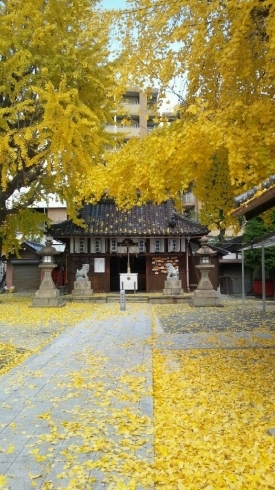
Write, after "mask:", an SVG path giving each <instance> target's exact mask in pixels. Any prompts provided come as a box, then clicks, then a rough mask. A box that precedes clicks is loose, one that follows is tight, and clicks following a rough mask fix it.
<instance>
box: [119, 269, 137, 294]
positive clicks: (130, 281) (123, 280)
mask: <svg viewBox="0 0 275 490" xmlns="http://www.w3.org/2000/svg"><path fill="white" fill-rule="evenodd" d="M119 275H120V289H125V291H126V290H132V291H137V289H138V274H137V273H132V274H125V273H123V274H119Z"/></svg>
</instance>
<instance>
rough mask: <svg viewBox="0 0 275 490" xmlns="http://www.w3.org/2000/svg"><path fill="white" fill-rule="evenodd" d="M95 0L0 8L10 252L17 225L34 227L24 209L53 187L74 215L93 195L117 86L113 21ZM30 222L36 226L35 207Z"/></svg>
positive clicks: (5, 222)
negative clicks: (111, 40)
mask: <svg viewBox="0 0 275 490" xmlns="http://www.w3.org/2000/svg"><path fill="white" fill-rule="evenodd" d="M96 4H97V1H95V0H76V1H65V0H49V1H48V2H44V1H42V0H31V1H30V0H24V1H22V0H13V1H12V2H11V1H7V2H3V3H2V4H1V6H0V19H1V22H0V52H1V58H0V64H1V75H0V86H1V89H0V94H1V95H0V241H2V240H4V245H5V248H6V251H8V249H9V247H10V246H11V243H12V242H14V231H15V230H16V228H19V229H20V230H21V231H23V232H27V231H29V232H30V227H29V226H24V223H26V219H25V218H26V217H25V214H26V213H28V217H29V218H30V213H29V211H28V210H27V211H26V212H25V209H26V208H27V206H29V205H31V204H33V202H34V201H35V200H36V201H37V200H39V199H41V198H42V199H45V197H46V196H47V195H48V194H49V193H50V192H51V193H54V194H55V195H57V196H58V197H59V198H60V199H61V200H65V201H66V202H67V206H68V212H69V214H70V215H71V216H72V217H76V210H75V208H76V206H77V205H79V204H80V203H81V201H82V199H84V198H87V197H89V196H90V195H91V192H92V186H93V182H94V174H93V169H94V168H97V166H98V165H100V160H101V155H102V149H103V147H104V146H105V145H106V144H107V143H108V141H109V136H108V135H107V134H106V133H105V130H104V128H105V126H106V122H107V121H109V120H110V119H111V110H112V107H113V102H112V101H113V97H112V94H113V87H114V75H113V66H112V65H111V63H110V61H109V60H108V50H107V45H108V35H109V33H108V29H109V27H108V26H109V21H110V19H109V17H108V13H105V14H104V13H103V12H102V11H101V12H100V11H99V10H97V9H96ZM106 95H109V97H106ZM95 175H96V176H97V175H98V174H97V173H96V172H95ZM18 213H20V216H19V214H18ZM19 221H20V224H19ZM31 222H32V224H33V227H35V223H36V221H35V213H34V212H33V214H32V216H31ZM0 248H1V247H0Z"/></svg>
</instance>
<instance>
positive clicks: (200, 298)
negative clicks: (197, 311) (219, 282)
mask: <svg viewBox="0 0 275 490" xmlns="http://www.w3.org/2000/svg"><path fill="white" fill-rule="evenodd" d="M196 267H197V269H199V270H200V272H201V278H200V282H199V284H198V287H197V289H196V291H194V295H193V298H192V305H193V306H220V295H219V293H218V291H215V290H214V289H213V286H212V283H211V281H210V279H209V277H208V273H209V271H210V269H211V268H213V267H214V266H213V265H211V264H208V265H197V266H196Z"/></svg>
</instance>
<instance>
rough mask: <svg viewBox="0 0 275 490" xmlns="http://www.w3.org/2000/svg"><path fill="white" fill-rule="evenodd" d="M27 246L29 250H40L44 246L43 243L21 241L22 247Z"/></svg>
mask: <svg viewBox="0 0 275 490" xmlns="http://www.w3.org/2000/svg"><path fill="white" fill-rule="evenodd" d="M23 246H26V247H27V248H28V249H29V250H33V251H34V252H40V250H41V249H42V248H43V247H44V245H43V243H37V242H30V241H25V242H23V243H21V248H22V247H23Z"/></svg>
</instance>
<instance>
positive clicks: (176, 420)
mask: <svg viewBox="0 0 275 490" xmlns="http://www.w3.org/2000/svg"><path fill="white" fill-rule="evenodd" d="M274 376H275V362H274V350H270V349H249V350H248V349H246V350H193V351H192V350H189V351H185V352H182V351H169V352H166V353H161V352H158V351H155V354H154V417H155V418H154V425H155V466H156V468H157V469H158V474H157V481H156V489H165V490H189V489H190V490H191V489H194V490H197V489H207V490H213V489H215V490H218V489H225V490H227V489H242V490H245V489H247V490H251V489H255V490H256V489H265V490H266V489H272V488H275V483H274V482H275V457H274V455H275V438H274V437H273V436H271V435H269V434H268V429H269V428H270V427H275V394H274V390H273V384H274Z"/></svg>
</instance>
